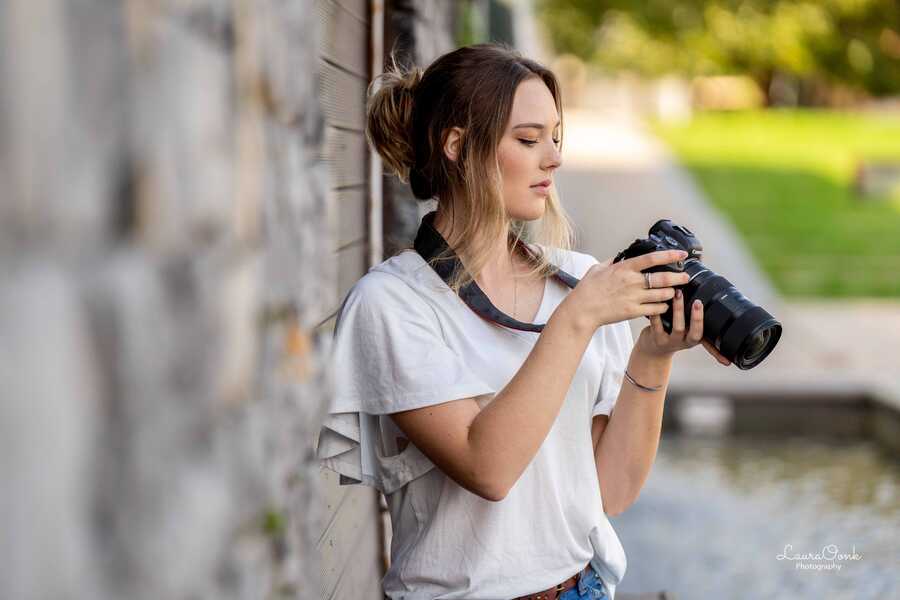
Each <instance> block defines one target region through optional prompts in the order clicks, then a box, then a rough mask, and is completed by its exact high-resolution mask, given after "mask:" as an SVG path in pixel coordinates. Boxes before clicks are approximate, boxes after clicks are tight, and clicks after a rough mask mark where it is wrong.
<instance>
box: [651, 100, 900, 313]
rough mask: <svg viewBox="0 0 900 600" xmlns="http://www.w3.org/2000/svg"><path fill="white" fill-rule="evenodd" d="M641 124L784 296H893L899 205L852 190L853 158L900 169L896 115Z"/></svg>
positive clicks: (772, 115) (725, 117)
mask: <svg viewBox="0 0 900 600" xmlns="http://www.w3.org/2000/svg"><path fill="white" fill-rule="evenodd" d="M650 125H651V130H652V131H653V132H654V133H655V134H656V135H657V136H658V137H659V138H660V139H662V140H663V141H664V142H665V143H666V144H668V146H669V147H670V148H671V149H672V152H673V153H674V154H675V155H676V156H677V158H678V160H679V162H680V163H681V164H682V165H683V166H685V167H686V168H687V169H688V170H689V171H690V173H691V174H692V175H693V176H694V178H695V180H696V181H697V182H698V184H699V185H700V187H701V188H702V189H703V190H704V191H705V193H706V195H707V197H708V198H709V200H710V201H711V202H712V203H713V204H714V205H715V206H716V207H717V208H718V209H719V210H720V211H721V212H722V213H723V214H724V215H725V216H726V217H727V218H729V219H730V220H731V222H732V223H733V224H734V226H735V227H736V228H737V230H738V231H740V233H741V234H742V235H743V236H744V240H745V241H746V243H747V245H748V246H749V247H750V249H751V251H752V252H753V254H754V256H755V257H756V259H757V261H758V262H759V263H760V265H761V266H762V268H763V269H764V270H765V271H766V272H767V273H768V274H769V276H770V277H771V278H772V280H773V282H774V283H775V285H776V286H777V287H778V289H779V290H780V291H781V292H782V293H783V294H785V295H787V296H794V297H900V198H897V197H895V198H893V199H871V198H860V197H859V196H858V195H857V194H856V192H855V191H854V189H853V180H854V174H855V171H856V168H857V165H858V163H859V161H860V160H864V159H877V160H890V161H893V162H897V163H898V164H900V116H890V117H888V116H884V115H879V116H876V115H862V114H852V113H839V112H830V111H797V110H791V111H784V110H772V111H747V112H735V113H702V114H698V115H697V116H695V117H694V118H693V119H692V120H691V121H690V122H688V123H686V124H677V125H672V124H666V123H659V122H654V123H651V124H650ZM701 239H702V238H701Z"/></svg>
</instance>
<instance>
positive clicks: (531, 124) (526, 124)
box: [513, 121, 560, 129]
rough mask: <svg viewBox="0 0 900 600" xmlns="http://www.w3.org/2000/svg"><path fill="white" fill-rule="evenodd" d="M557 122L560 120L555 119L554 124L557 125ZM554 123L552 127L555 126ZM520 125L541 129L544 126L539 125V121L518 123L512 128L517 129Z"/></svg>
mask: <svg viewBox="0 0 900 600" xmlns="http://www.w3.org/2000/svg"><path fill="white" fill-rule="evenodd" d="M559 123H560V122H559V121H557V122H556V125H559ZM556 125H554V127H556ZM520 127H533V128H534V129H543V128H544V126H543V125H541V124H540V123H519V124H518V125H516V126H515V127H513V129H518V128H520Z"/></svg>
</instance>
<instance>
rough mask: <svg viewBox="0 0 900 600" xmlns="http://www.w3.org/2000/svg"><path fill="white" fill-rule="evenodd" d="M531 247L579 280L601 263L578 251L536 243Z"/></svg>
mask: <svg viewBox="0 0 900 600" xmlns="http://www.w3.org/2000/svg"><path fill="white" fill-rule="evenodd" d="M530 245H531V246H532V247H536V248H538V249H540V251H541V252H543V253H544V254H545V255H547V256H548V258H549V260H550V262H551V263H553V264H554V265H556V266H557V267H559V268H560V269H562V270H563V271H565V272H566V273H568V274H569V275H572V276H574V277H577V278H578V279H581V278H582V277H584V274H585V273H587V271H588V269H590V268H591V267H592V266H593V265H596V264H597V263H599V262H600V261H598V260H597V259H596V258H595V257H594V256H592V255H590V254H587V253H584V252H578V251H576V250H566V249H564V248H557V247H551V246H544V245H543V244H536V243H535V244H530Z"/></svg>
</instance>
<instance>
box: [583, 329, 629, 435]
mask: <svg viewBox="0 0 900 600" xmlns="http://www.w3.org/2000/svg"><path fill="white" fill-rule="evenodd" d="M600 330H601V333H602V343H603V350H604V354H605V357H604V361H603V373H602V375H601V377H600V391H599V392H598V393H597V399H596V400H595V401H594V408H593V410H592V411H591V418H594V417H595V416H597V415H611V414H612V411H613V408H614V407H615V405H616V400H617V399H618V397H619V390H620V389H621V388H622V380H623V379H624V378H625V367H627V366H628V359H629V357H630V356H631V349H632V347H633V346H634V339H633V337H632V335H631V327H630V326H629V325H628V321H621V322H619V323H612V324H610V325H604V326H603V327H601V328H600Z"/></svg>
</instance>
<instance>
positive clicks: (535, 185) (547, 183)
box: [531, 179, 551, 188]
mask: <svg viewBox="0 0 900 600" xmlns="http://www.w3.org/2000/svg"><path fill="white" fill-rule="evenodd" d="M550 184H551V181H550V180H549V179H545V180H544V181H542V182H540V183H536V184H534V185H533V186H531V187H545V188H548V187H550Z"/></svg>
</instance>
